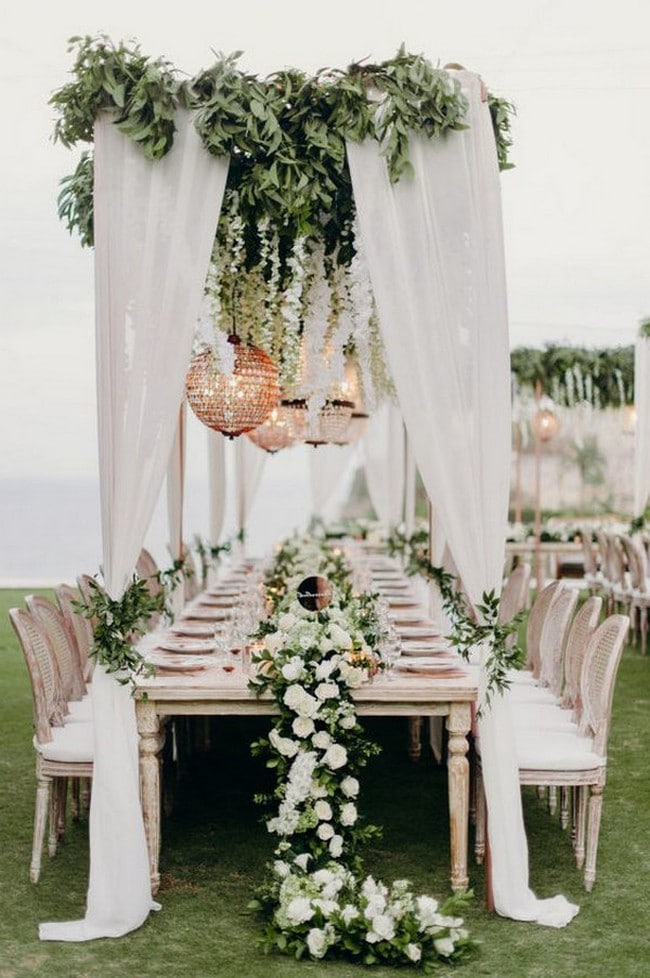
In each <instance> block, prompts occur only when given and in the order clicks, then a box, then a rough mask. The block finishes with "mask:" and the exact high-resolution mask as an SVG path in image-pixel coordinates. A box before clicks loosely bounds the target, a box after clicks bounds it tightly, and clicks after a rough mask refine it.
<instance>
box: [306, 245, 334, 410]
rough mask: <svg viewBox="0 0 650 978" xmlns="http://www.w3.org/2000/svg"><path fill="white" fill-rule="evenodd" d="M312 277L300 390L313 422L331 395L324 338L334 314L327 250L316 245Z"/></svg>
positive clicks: (308, 295)
mask: <svg viewBox="0 0 650 978" xmlns="http://www.w3.org/2000/svg"><path fill="white" fill-rule="evenodd" d="M309 265H310V270H309V279H308V287H307V290H306V293H305V300H304V304H303V306H304V312H303V362H302V376H301V378H300V386H301V392H302V394H303V396H304V397H306V398H307V406H308V411H309V419H310V423H312V424H315V423H316V420H317V417H318V412H319V411H320V409H321V408H322V407H323V405H324V404H325V401H326V400H327V398H328V395H329V371H328V369H327V362H326V358H325V339H326V337H327V331H328V327H329V320H330V313H331V292H330V286H329V282H328V280H327V271H326V267H325V249H324V247H323V245H322V244H320V243H319V244H317V245H316V246H315V247H314V248H313V250H312V251H311V253H310V255H309Z"/></svg>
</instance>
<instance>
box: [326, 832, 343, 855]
mask: <svg viewBox="0 0 650 978" xmlns="http://www.w3.org/2000/svg"><path fill="white" fill-rule="evenodd" d="M329 850H330V856H331V857H332V859H338V858H339V856H340V855H341V854H342V852H343V836H342V835H333V836H332V838H331V839H330V844H329Z"/></svg>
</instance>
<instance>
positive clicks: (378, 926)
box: [366, 914, 395, 944]
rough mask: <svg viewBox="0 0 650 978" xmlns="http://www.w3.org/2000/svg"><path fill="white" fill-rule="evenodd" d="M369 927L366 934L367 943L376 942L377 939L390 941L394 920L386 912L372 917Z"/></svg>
mask: <svg viewBox="0 0 650 978" xmlns="http://www.w3.org/2000/svg"><path fill="white" fill-rule="evenodd" d="M370 927H371V929H370V931H369V932H368V933H367V934H366V940H367V941H368V943H369V944H376V943H377V941H392V939H393V938H394V937H395V921H394V920H393V918H392V917H389V916H388V914H379V915H378V916H376V917H373V919H372V921H371V924H370Z"/></svg>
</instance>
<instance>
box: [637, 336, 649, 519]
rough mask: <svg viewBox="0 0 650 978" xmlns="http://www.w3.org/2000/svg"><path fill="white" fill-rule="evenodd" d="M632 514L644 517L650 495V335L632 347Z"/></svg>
mask: <svg viewBox="0 0 650 978" xmlns="http://www.w3.org/2000/svg"><path fill="white" fill-rule="evenodd" d="M634 405H635V407H636V427H635V429H634V515H635V516H643V512H644V510H645V508H646V506H647V503H648V498H649V497H650V337H648V336H639V337H638V338H637V341H636V346H635V348H634Z"/></svg>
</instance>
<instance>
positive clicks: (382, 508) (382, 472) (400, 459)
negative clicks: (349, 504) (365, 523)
mask: <svg viewBox="0 0 650 978" xmlns="http://www.w3.org/2000/svg"><path fill="white" fill-rule="evenodd" d="M363 452H364V471H365V475H366V483H367V485H368V493H369V494H370V501H371V502H372V505H373V508H374V510H375V513H376V514H377V518H378V520H379V522H380V523H381V524H382V525H383V526H384V527H386V528H387V529H389V530H390V529H393V528H394V527H396V526H397V525H398V524H399V523H401V522H402V518H403V515H404V487H405V478H404V476H405V454H404V453H405V438H404V421H403V420H402V414H401V412H400V410H399V408H398V407H397V406H396V405H395V404H393V403H392V402H391V401H385V402H384V403H383V404H382V405H381V407H380V408H379V410H377V411H375V413H374V414H373V415H372V416H371V417H370V419H369V421H368V427H367V429H366V433H365V435H364V438H363Z"/></svg>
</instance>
